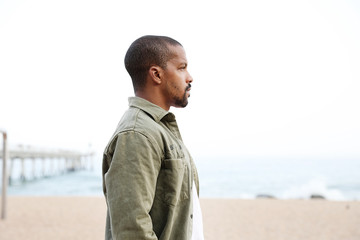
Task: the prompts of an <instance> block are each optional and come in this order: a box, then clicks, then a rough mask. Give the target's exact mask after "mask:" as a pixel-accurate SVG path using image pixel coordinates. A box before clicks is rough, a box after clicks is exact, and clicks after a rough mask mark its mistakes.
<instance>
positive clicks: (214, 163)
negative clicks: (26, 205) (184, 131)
mask: <svg viewBox="0 0 360 240" xmlns="http://www.w3.org/2000/svg"><path fill="white" fill-rule="evenodd" d="M195 162H196V165H197V168H198V172H199V176H200V196H201V197H203V198H242V199H253V198H256V197H257V196H259V195H267V196H272V197H274V198H278V199H308V198H310V196H311V195H314V194H316V195H321V196H323V197H325V198H326V199H329V200H339V201H342V200H360V161H359V160H357V159H326V160H325V159H323V160H318V159H290V158H289V159H284V158H282V159H274V158H272V159H266V158H263V159H260V158H259V159H249V158H248V159H246V158H237V157H233V158H221V157H216V158H215V157H213V158H198V159H195ZM94 166H95V167H94V168H93V169H92V170H80V171H75V172H68V173H58V174H54V175H53V176H49V177H40V176H38V177H37V178H36V179H30V178H29V179H28V180H26V181H25V182H21V181H20V180H16V179H14V180H13V181H12V184H11V185H10V186H9V188H8V193H9V195H25V196H26V195H28V196H102V195H103V193H102V178H101V163H100V162H97V163H96V164H95V165H94ZM14 172H19V171H14ZM15 175H16V174H15Z"/></svg>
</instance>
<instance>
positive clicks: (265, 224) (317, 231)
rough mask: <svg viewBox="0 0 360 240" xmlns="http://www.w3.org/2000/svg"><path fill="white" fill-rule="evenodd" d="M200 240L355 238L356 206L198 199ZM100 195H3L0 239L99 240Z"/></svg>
mask: <svg viewBox="0 0 360 240" xmlns="http://www.w3.org/2000/svg"><path fill="white" fill-rule="evenodd" d="M201 205H202V210H203V218H204V232H205V239H206V240H221V239H226V240H232V239H240V240H242V239H245V240H258V239H259V240H260V239H264V240H265V239H266V240H275V239H276V240H280V239H284V240H285V239H286V240H295V239H296V240H300V239H301V240H312V239H314V240H315V239H316V240H321V239H324V240H325V239H326V240H332V239H334V240H335V239H336V240H359V239H360V202H357V201H354V202H332V201H326V200H272V199H258V200H240V199H232V200H226V199H201ZM105 210H106V205H105V201H104V199H103V198H101V197H9V198H8V210H7V218H6V220H0V240H10V239H11V240H16V239H28V240H33V239H34V240H43V239H44V240H45V239H55V240H57V239H59V240H61V239H72V240H76V239H88V240H89V239H90V240H91V239H94V240H95V239H104V225H105Z"/></svg>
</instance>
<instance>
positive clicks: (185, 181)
mask: <svg viewBox="0 0 360 240" xmlns="http://www.w3.org/2000/svg"><path fill="white" fill-rule="evenodd" d="M189 172H190V168H189V164H188V163H187V162H186V161H185V160H184V159H165V160H163V164H162V166H161V170H160V173H159V177H158V186H157V190H158V194H159V195H158V196H159V197H160V198H161V199H162V201H163V202H164V203H166V204H167V205H172V206H175V205H177V204H178V203H179V202H181V201H183V200H186V199H189V197H190V196H189V195H190V181H189V177H190V175H189Z"/></svg>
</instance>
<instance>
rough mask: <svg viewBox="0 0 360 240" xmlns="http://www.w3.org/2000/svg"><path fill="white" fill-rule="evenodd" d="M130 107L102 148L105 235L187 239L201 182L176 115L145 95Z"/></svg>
mask: <svg viewBox="0 0 360 240" xmlns="http://www.w3.org/2000/svg"><path fill="white" fill-rule="evenodd" d="M129 106H130V107H129V109H128V110H127V111H126V112H125V114H124V116H123V117H122V119H121V120H120V122H119V125H118V127H117V129H116V131H115V133H114V135H113V137H112V138H111V140H110V142H109V144H108V145H107V147H106V148H105V151H104V156H103V190H104V194H105V198H106V202H107V207H108V213H107V221H106V233H105V238H106V240H109V239H117V240H142V239H144V240H145V239H147V240H150V239H152V240H153V239H160V240H168V239H169V240H177V239H179V240H190V239H191V234H192V211H193V210H192V194H191V193H192V186H193V184H192V183H193V181H195V184H196V187H197V192H198V193H199V181H198V175H197V171H196V167H195V164H194V162H193V160H192V158H191V156H190V154H189V152H188V151H187V149H186V147H185V145H184V143H183V142H182V139H181V136H180V132H179V129H178V126H177V123H176V120H175V116H174V115H173V114H172V113H170V112H167V111H165V110H164V109H162V108H160V107H159V106H157V105H154V104H152V103H150V102H148V101H146V100H145V99H142V98H138V97H132V98H129Z"/></svg>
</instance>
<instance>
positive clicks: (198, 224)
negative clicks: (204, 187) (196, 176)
mask: <svg viewBox="0 0 360 240" xmlns="http://www.w3.org/2000/svg"><path fill="white" fill-rule="evenodd" d="M192 194H193V198H192V199H193V232H192V236H191V240H204V230H203V222H202V213H201V208H200V201H199V197H198V195H197V191H196V186H195V182H193V191H192Z"/></svg>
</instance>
